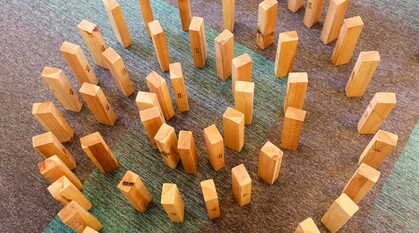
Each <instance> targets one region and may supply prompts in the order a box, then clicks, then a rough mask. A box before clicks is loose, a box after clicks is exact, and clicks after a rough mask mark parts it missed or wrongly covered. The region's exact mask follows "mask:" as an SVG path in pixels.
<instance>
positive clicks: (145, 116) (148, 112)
mask: <svg viewBox="0 0 419 233" xmlns="http://www.w3.org/2000/svg"><path fill="white" fill-rule="evenodd" d="M154 118H160V110H159V108H158V107H152V108H147V109H144V110H141V111H140V119H141V121H148V120H150V119H154Z"/></svg>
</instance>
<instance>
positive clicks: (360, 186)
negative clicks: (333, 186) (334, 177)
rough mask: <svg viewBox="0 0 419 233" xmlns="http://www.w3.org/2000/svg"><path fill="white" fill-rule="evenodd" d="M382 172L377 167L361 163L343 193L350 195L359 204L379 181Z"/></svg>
mask: <svg viewBox="0 0 419 233" xmlns="http://www.w3.org/2000/svg"><path fill="white" fill-rule="evenodd" d="M380 174H381V173H380V172H379V171H377V170H375V168H373V167H370V166H368V165H366V164H365V163H361V165H359V167H358V169H357V170H356V171H355V173H354V175H353V176H352V178H351V179H350V180H349V182H348V183H347V184H346V186H345V188H343V191H342V193H345V194H346V195H348V197H349V198H351V199H352V201H354V202H355V204H359V202H361V200H362V199H363V198H364V197H365V195H367V193H368V192H369V191H370V190H371V189H372V188H373V187H374V185H375V183H377V181H378V178H379V177H380Z"/></svg>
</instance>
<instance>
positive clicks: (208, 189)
mask: <svg viewBox="0 0 419 233" xmlns="http://www.w3.org/2000/svg"><path fill="white" fill-rule="evenodd" d="M201 190H202V195H203V196H204V201H205V206H206V207H207V213H208V217H209V219H214V218H218V217H220V215H221V211H220V203H219V200H218V194H217V189H216V188H215V183H214V180H213V179H209V180H204V181H201Z"/></svg>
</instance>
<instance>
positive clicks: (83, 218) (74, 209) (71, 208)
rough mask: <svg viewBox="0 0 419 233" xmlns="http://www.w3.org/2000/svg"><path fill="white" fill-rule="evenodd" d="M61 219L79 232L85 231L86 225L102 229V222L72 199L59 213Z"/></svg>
mask: <svg viewBox="0 0 419 233" xmlns="http://www.w3.org/2000/svg"><path fill="white" fill-rule="evenodd" d="M58 217H59V218H60V219H61V221H62V222H63V223H64V224H65V225H67V226H69V227H70V228H71V229H73V230H75V231H77V232H83V231H84V229H86V227H91V228H93V229H94V230H96V231H100V229H102V224H101V223H100V222H99V220H97V219H96V218H95V217H94V216H93V215H91V214H90V213H89V212H88V211H87V210H85V209H83V207H81V206H80V205H79V204H78V203H77V202H75V201H72V202H70V203H69V204H68V205H66V206H65V207H64V208H63V209H62V210H61V211H60V212H59V213H58Z"/></svg>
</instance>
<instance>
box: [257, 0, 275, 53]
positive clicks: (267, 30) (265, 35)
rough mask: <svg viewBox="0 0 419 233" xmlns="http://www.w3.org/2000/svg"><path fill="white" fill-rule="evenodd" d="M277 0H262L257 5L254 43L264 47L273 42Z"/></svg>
mask: <svg viewBox="0 0 419 233" xmlns="http://www.w3.org/2000/svg"><path fill="white" fill-rule="evenodd" d="M277 10H278V1H276V0H264V1H263V2H261V3H259V6H258V28H257V35H256V45H257V46H259V48H261V49H265V48H266V47H268V46H269V45H271V44H272V43H273V42H274V37H275V26H276V14H277Z"/></svg>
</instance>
